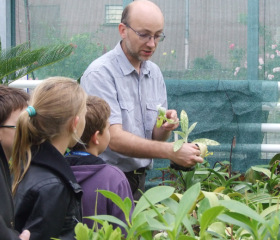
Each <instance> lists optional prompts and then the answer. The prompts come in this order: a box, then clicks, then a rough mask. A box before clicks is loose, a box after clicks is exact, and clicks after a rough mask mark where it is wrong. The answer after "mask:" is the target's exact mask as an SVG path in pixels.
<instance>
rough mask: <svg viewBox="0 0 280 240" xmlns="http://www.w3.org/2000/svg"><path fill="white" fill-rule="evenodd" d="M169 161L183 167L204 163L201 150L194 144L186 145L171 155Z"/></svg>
mask: <svg viewBox="0 0 280 240" xmlns="http://www.w3.org/2000/svg"><path fill="white" fill-rule="evenodd" d="M172 144H173V143H172ZM169 159H170V160H171V161H173V162H175V163H177V164H178V165H180V166H183V167H192V166H194V165H195V164H197V163H202V162H203V158H202V157H200V150H199V148H198V147H197V146H196V145H195V144H193V143H184V144H183V145H182V147H181V148H180V149H179V150H178V151H177V152H173V153H172V154H171V157H170V158H169Z"/></svg>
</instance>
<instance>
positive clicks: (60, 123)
mask: <svg viewBox="0 0 280 240" xmlns="http://www.w3.org/2000/svg"><path fill="white" fill-rule="evenodd" d="M86 98H87V96H86V93H85V92H84V91H83V90H82V88H81V87H80V86H79V84H78V83H77V82H76V81H74V80H73V79H69V78H63V77H52V78H49V79H46V80H44V81H43V82H42V83H40V84H39V85H38V86H37V87H36V88H35V90H34V91H33V93H32V96H31V101H30V106H28V107H27V108H26V111H23V112H22V113H21V115H20V117H19V119H18V122H17V126H16V135H15V142H14V146H13V153H12V174H13V177H14V179H13V186H12V191H13V194H14V200H15V208H16V209H15V228H16V229H17V230H18V231H22V230H23V229H28V230H29V231H30V232H31V238H30V240H35V239H40V240H44V239H50V238H51V237H53V238H60V239H74V227H75V225H76V224H77V222H78V221H81V220H82V216H81V196H82V189H81V187H80V186H79V184H78V183H77V181H76V179H75V177H74V175H73V172H72V171H71V168H70V166H69V165H68V163H67V162H66V161H65V159H64V156H63V155H64V153H65V151H66V149H67V147H71V146H74V145H75V144H76V142H77V141H79V139H80V137H81V135H82V133H83V130H84V127H85V114H86Z"/></svg>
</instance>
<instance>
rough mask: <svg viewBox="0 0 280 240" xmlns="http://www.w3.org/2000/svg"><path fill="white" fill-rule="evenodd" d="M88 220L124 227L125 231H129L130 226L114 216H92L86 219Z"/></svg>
mask: <svg viewBox="0 0 280 240" xmlns="http://www.w3.org/2000/svg"><path fill="white" fill-rule="evenodd" d="M84 218H88V219H91V220H94V221H97V222H99V223H101V224H102V223H103V222H104V221H107V222H110V223H115V224H118V225H120V226H121V227H123V228H124V229H128V226H127V225H126V224H125V223H124V222H123V221H121V220H120V219H118V218H116V217H115V216H112V215H96V216H90V217H84Z"/></svg>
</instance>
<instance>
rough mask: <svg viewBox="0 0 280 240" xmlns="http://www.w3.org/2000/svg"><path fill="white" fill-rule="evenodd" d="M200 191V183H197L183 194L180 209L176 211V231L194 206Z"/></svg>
mask: <svg viewBox="0 0 280 240" xmlns="http://www.w3.org/2000/svg"><path fill="white" fill-rule="evenodd" d="M199 193H200V183H196V184H195V185H193V186H192V187H191V188H189V189H188V190H187V191H186V192H185V193H184V194H183V196H182V198H181V200H180V203H179V207H178V211H177V213H176V220H175V226H174V229H175V231H176V230H177V229H178V228H179V226H180V224H181V222H182V220H183V218H184V217H185V216H186V215H187V213H188V212H189V211H190V210H191V208H192V206H193V205H194V204H195V203H196V200H197V197H198V196H199Z"/></svg>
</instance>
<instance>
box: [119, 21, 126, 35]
mask: <svg viewBox="0 0 280 240" xmlns="http://www.w3.org/2000/svg"><path fill="white" fill-rule="evenodd" d="M119 33H120V36H121V38H122V39H124V38H125V37H126V26H125V25H124V24H123V23H120V24H119Z"/></svg>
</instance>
